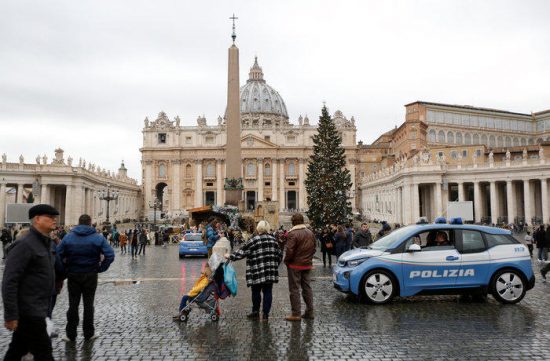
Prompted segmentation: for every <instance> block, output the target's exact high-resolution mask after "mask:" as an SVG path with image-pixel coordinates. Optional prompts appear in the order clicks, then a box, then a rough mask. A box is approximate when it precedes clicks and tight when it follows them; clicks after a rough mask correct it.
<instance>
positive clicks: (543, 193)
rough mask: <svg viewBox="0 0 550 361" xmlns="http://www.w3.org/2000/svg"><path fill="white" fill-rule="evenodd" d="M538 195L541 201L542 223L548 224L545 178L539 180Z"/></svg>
mask: <svg viewBox="0 0 550 361" xmlns="http://www.w3.org/2000/svg"><path fill="white" fill-rule="evenodd" d="M540 194H541V200H542V223H544V224H546V223H548V216H549V214H548V182H547V180H546V178H542V179H541V180H540Z"/></svg>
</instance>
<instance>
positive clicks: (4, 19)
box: [0, 0, 550, 182]
mask: <svg viewBox="0 0 550 361" xmlns="http://www.w3.org/2000/svg"><path fill="white" fill-rule="evenodd" d="M233 13H235V14H236V16H238V17H239V20H238V21H237V45H238V47H239V48H240V61H241V74H240V75H241V83H244V82H245V81H246V79H247V78H248V70H249V68H250V66H251V65H252V63H253V60H254V55H257V56H258V60H259V63H260V65H261V66H262V67H263V70H264V74H265V79H266V80H267V82H268V83H269V84H270V85H271V86H272V87H273V88H275V89H276V90H277V91H279V93H280V94H281V96H282V97H283V99H284V100H285V102H286V105H287V109H288V112H289V115H290V118H291V121H293V122H296V119H297V118H298V116H299V115H300V114H302V115H306V114H307V115H308V116H309V117H310V119H311V120H312V121H313V122H316V121H317V119H318V116H319V113H320V108H321V106H322V102H323V101H326V102H327V106H328V107H329V110H330V112H331V113H333V112H334V111H336V110H338V109H339V110H341V111H342V112H343V113H344V115H345V116H347V117H351V116H352V115H353V116H355V119H356V124H357V128H358V130H357V133H358V134H357V139H358V140H363V141H365V142H372V141H373V140H375V139H376V138H377V137H378V135H380V133H381V132H384V131H387V130H389V129H391V128H392V127H394V126H395V125H399V124H401V123H402V122H403V120H404V107H403V105H404V104H407V103H410V102H413V101H415V100H425V101H432V102H443V103H451V104H468V105H474V106H481V107H492V108H497V109H504V110H509V111H515V112H522V113H529V112H531V111H541V110H544V109H548V108H550V88H549V80H550V46H549V44H550V21H549V20H548V19H550V1H545V0H540V1H520V0H517V1H504V0H495V1H481V0H472V1H468V0H455V1H441V0H437V1H435V0H434V1H412V0H410V1H390V0H385V1H380V0H376V1H365V0H363V1H334V0H330V1H318V0H317V1H296V0H295V1H281V0H279V1H261V0H258V1H231V2H229V1H182V0H174V1H168V0H156V1H139V0H125V1H116V0H112V1H97V0H96V1H87V0H78V1H74V0H68V1H42V0H33V1H24V0H13V1H12V0H3V1H2V6H1V7H0V153H6V154H7V155H8V161H12V162H15V161H17V159H18V157H19V155H20V154H23V156H24V157H25V161H26V162H34V159H35V157H36V155H37V154H41V155H42V154H44V153H46V154H47V155H48V157H49V158H50V159H51V158H52V157H53V151H54V149H55V148H56V147H62V148H63V149H64V150H65V154H66V157H67V156H68V155H71V156H72V157H73V158H74V159H76V160H78V158H80V157H82V158H85V159H86V160H87V161H88V162H90V161H91V162H93V163H96V164H97V165H99V166H101V167H102V168H104V167H106V168H107V169H110V170H115V169H117V168H118V166H119V164H120V161H121V160H122V159H124V161H125V162H126V166H127V168H128V169H129V174H130V175H131V176H132V177H135V178H137V179H138V181H139V182H141V166H140V157H141V156H140V152H139V147H140V146H141V140H142V135H141V130H142V127H143V119H144V118H145V117H146V116H148V117H149V119H151V120H153V119H155V118H156V116H157V114H158V113H159V112H160V111H161V110H162V111H165V112H166V113H167V114H168V116H169V117H170V118H171V119H173V118H174V117H175V116H176V115H179V116H180V118H181V119H182V124H183V125H195V124H196V119H197V116H199V115H202V114H204V115H205V116H206V118H207V119H208V122H209V123H210V124H215V123H216V122H217V121H216V118H217V116H218V115H223V113H224V110H225V106H226V90H227V48H228V47H229V46H230V44H231V38H230V35H231V21H230V20H229V19H228V18H229V17H230V16H231V14H233Z"/></svg>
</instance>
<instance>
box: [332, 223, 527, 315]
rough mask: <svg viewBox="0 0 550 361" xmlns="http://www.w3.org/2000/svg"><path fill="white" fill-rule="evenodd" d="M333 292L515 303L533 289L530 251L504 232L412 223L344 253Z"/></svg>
mask: <svg viewBox="0 0 550 361" xmlns="http://www.w3.org/2000/svg"><path fill="white" fill-rule="evenodd" d="M333 282H334V287H335V288H336V289H338V290H339V291H341V292H345V293H353V294H355V295H358V296H361V297H363V298H364V299H365V300H366V301H367V302H369V303H374V304H383V303H387V302H390V301H391V300H392V298H394V297H395V296H414V295H421V294H472V295H480V294H481V295H483V296H485V295H487V294H488V293H490V294H491V295H492V296H493V297H494V298H495V299H496V300H497V301H499V302H501V303H517V302H519V301H521V300H522V299H523V297H524V296H525V293H526V292H527V291H528V290H530V289H531V288H533V287H534V284H535V276H534V274H533V270H532V267H531V257H530V256H529V251H528V249H527V247H525V246H524V245H523V244H522V243H520V242H519V241H517V240H516V239H515V238H514V237H513V236H512V235H511V232H510V231H508V230H504V229H501V228H493V227H486V226H474V225H462V224H456V225H455V224H417V225H411V226H407V227H403V228H400V229H397V230H395V231H393V232H392V233H390V234H388V235H386V236H385V237H382V238H381V239H380V240H378V241H377V242H374V243H373V244H371V245H370V246H369V247H368V248H367V249H354V250H350V251H347V252H345V253H344V254H342V255H341V256H340V258H339V259H338V262H337V265H336V266H335V267H334V268H333Z"/></svg>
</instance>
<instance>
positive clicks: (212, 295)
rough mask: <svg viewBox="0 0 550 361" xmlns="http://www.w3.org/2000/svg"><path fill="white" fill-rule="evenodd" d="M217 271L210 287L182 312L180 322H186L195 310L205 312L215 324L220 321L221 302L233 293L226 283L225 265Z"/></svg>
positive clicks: (190, 302) (221, 265)
mask: <svg viewBox="0 0 550 361" xmlns="http://www.w3.org/2000/svg"><path fill="white" fill-rule="evenodd" d="M209 263H210V262H209ZM215 270H216V271H215V272H214V273H213V275H212V278H211V279H210V280H209V282H208V285H207V286H206V287H205V288H204V289H203V290H202V291H201V292H200V293H199V294H198V295H197V296H196V297H195V298H193V299H192V300H190V301H189V303H187V305H186V306H185V307H184V308H183V309H182V310H181V311H180V314H179V319H180V321H182V322H186V321H187V320H188V319H189V314H190V313H191V310H192V309H193V308H199V309H202V310H204V312H205V313H208V314H209V316H210V319H211V320H212V321H213V322H216V321H218V320H219V318H220V315H221V311H220V300H224V299H226V298H227V297H229V296H230V295H231V292H230V291H229V289H228V288H227V286H226V285H225V282H224V270H223V263H219V265H218V266H217V268H215Z"/></svg>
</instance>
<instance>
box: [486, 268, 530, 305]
mask: <svg viewBox="0 0 550 361" xmlns="http://www.w3.org/2000/svg"><path fill="white" fill-rule="evenodd" d="M526 286H527V285H526V282H525V280H524V278H523V277H522V276H521V275H520V273H519V272H518V271H515V270H511V269H507V270H502V271H499V272H498V273H497V274H495V275H494V276H493V281H492V283H491V293H492V294H493V297H494V298H495V299H496V300H497V301H498V302H500V303H507V304H512V303H518V302H519V301H521V300H522V299H523V297H524V296H525V292H527V287H526Z"/></svg>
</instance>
